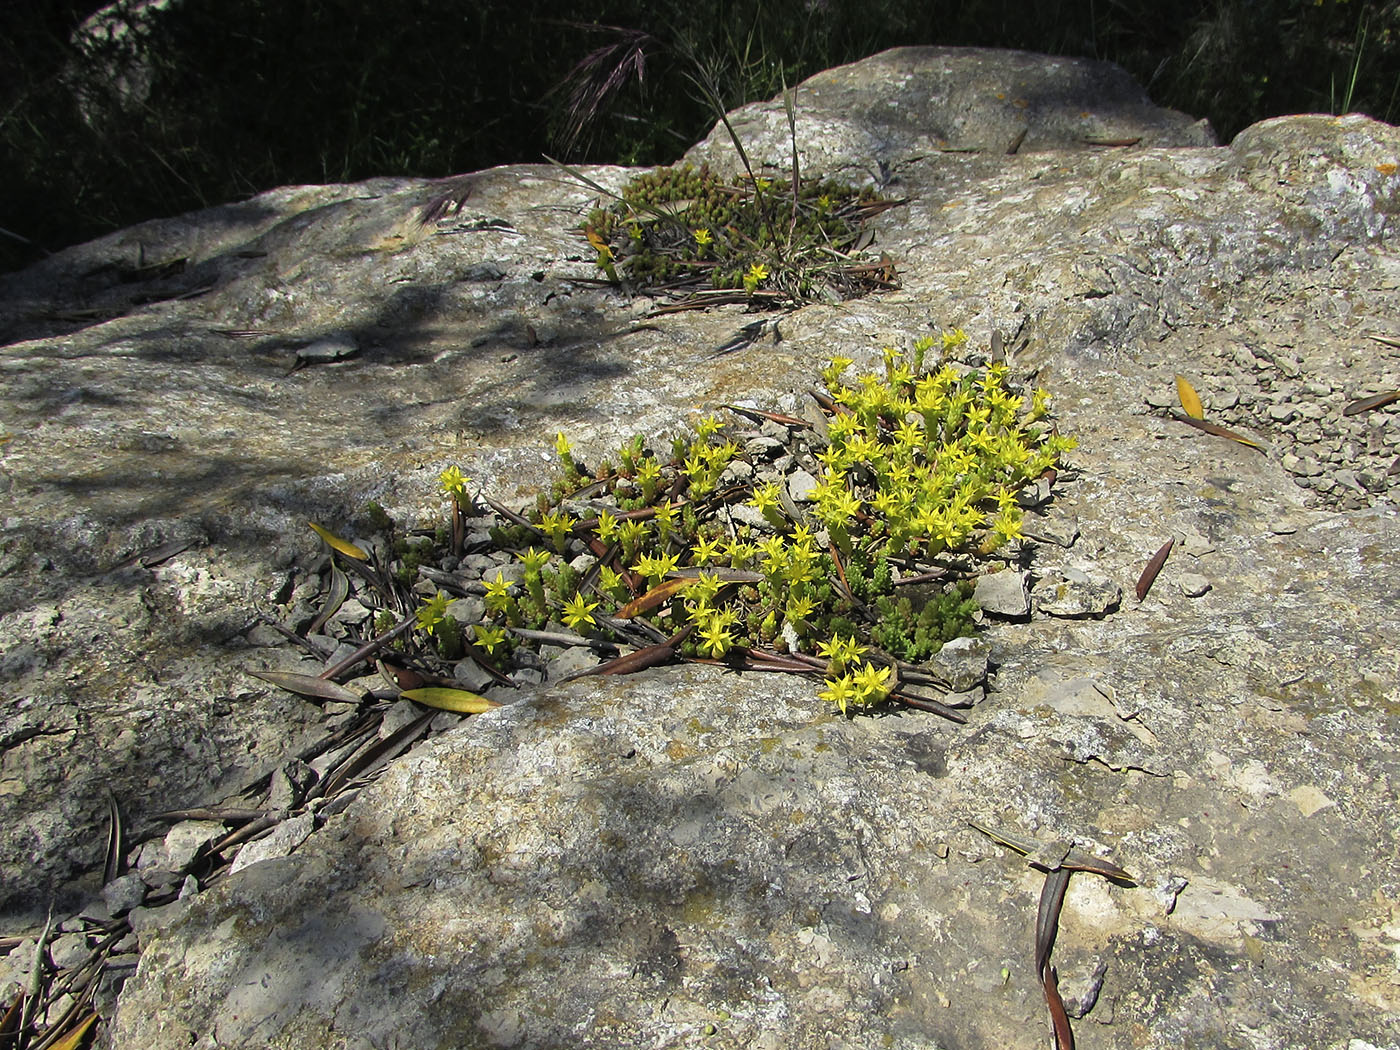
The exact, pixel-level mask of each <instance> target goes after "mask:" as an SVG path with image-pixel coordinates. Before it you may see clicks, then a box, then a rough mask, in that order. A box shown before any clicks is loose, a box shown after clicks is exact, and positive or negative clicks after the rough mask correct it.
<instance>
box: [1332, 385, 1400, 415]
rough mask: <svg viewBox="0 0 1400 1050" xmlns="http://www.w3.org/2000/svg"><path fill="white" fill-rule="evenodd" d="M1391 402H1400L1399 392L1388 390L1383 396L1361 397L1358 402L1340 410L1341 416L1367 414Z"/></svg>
mask: <svg viewBox="0 0 1400 1050" xmlns="http://www.w3.org/2000/svg"><path fill="white" fill-rule="evenodd" d="M1392 401H1400V390H1389V391H1387V392H1386V393H1384V394H1376V395H1374V396H1373V397H1363V398H1362V399H1361V400H1360V401H1353V402H1352V403H1351V404H1349V405H1347V407H1346V408H1344V409H1342V415H1344V416H1357V415H1360V414H1361V413H1362V412H1369V411H1371V410H1372V409H1373V408H1380V407H1382V406H1383V405H1388V404H1390V403H1391V402H1392Z"/></svg>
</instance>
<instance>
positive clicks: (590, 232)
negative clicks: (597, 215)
mask: <svg viewBox="0 0 1400 1050" xmlns="http://www.w3.org/2000/svg"><path fill="white" fill-rule="evenodd" d="M583 235H584V236H585V237H587V238H588V243H589V244H591V245H593V247H594V248H595V249H597V250H598V251H600V252H601V251H605V250H606V249H607V247H608V242H607V241H605V240H603V235H602V234H600V233H599V232H598V231H597V230H595V229H594V228H593V227H592V226H585V227H584V228H583Z"/></svg>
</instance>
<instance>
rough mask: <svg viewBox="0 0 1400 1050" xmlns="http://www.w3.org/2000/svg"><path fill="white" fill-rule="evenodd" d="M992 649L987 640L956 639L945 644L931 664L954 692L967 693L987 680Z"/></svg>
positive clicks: (935, 654) (934, 656)
mask: <svg viewBox="0 0 1400 1050" xmlns="http://www.w3.org/2000/svg"><path fill="white" fill-rule="evenodd" d="M991 649H992V647H991V645H990V644H989V643H988V642H987V640H986V639H985V638H954V639H953V640H952V641H950V642H945V643H944V645H943V648H942V649H940V650H938V652H936V653H934V655H933V659H932V660H930V661H929V663H930V665H931V666H932V668H933V670H934V672H935V673H936V674H938V675H940V676H942V677H943V679H944V680H945V681H946V682H947V683H948V686H949V688H951V689H952V690H953V692H955V693H966V692H969V691H970V690H971V689H973V687H975V686H978V685H981V684H982V683H983V682H985V681H986V680H987V658H988V656H989V655H990V654H991Z"/></svg>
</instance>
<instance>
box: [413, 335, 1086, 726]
mask: <svg viewBox="0 0 1400 1050" xmlns="http://www.w3.org/2000/svg"><path fill="white" fill-rule="evenodd" d="M965 341H966V336H965V335H963V334H962V333H961V332H956V331H955V332H949V333H945V334H944V336H943V337H942V340H941V345H940V341H937V340H933V339H929V338H925V339H921V340H920V341H918V342H916V343H915V344H914V345H913V347H912V348H911V349H910V350H909V351H908V352H904V351H900V350H896V349H893V348H891V349H887V350H886V351H885V352H884V355H883V368H881V369H879V370H877V371H874V372H869V373H853V372H852V365H853V362H852V361H851V360H849V359H846V358H837V359H835V360H833V361H832V362H831V363H830V364H829V365H828V366H827V367H826V368H825V369H824V370H823V372H822V380H823V383H824V384H825V388H826V389H825V392H823V393H820V394H818V395H817V396H818V400H819V402H820V403H821V404H822V406H823V408H824V410H825V412H824V420H825V428H824V430H825V433H824V434H820V433H818V432H816V431H812V432H810V433H807V434H806V436H805V446H804V447H805V449H806V450H809V451H810V453H811V455H812V466H813V467H814V468H815V480H816V484H815V487H813V488H811V489H810V491H808V492H806V493H804V494H803V498H802V499H801V500H799V501H795V500H794V499H793V498H792V497H791V495H790V493H789V491H788V488H789V486H788V484H787V479H786V478H784V477H782V476H781V475H779V474H777V472H771V471H770V472H769V473H770V474H771V475H772V476H769V477H764V476H763V474H762V473H761V472H760V475H759V477H760V480H757V481H754V480H753V475H754V471H753V469H752V468H751V467H746V468H745V469H744V470H730V469H729V467H730V465H731V464H732V463H734V461H735V460H736V458H738V457H739V455H740V446H739V444H738V442H737V441H736V440H734V438H733V437H732V436H731V435H730V430H729V428H727V427H726V426H725V425H724V424H723V423H722V422H721V421H720V419H719V418H718V417H715V416H707V417H705V418H704V419H702V420H700V422H699V423H698V424H697V425H696V426H695V428H694V430H693V432H692V433H691V434H689V435H688V436H684V437H681V438H678V439H676V440H675V441H673V442H672V444H671V447H670V450H669V453H670V454H669V455H658V454H657V453H656V452H655V451H654V450H653V449H652V448H651V447H650V446H648V444H647V443H646V441H645V440H644V439H643V438H642V437H640V436H638V437H634V438H632V439H630V440H629V441H627V442H625V443H623V445H622V446H621V447H620V448H619V449H618V450H617V455H616V462H617V464H618V466H616V467H613V466H611V465H610V464H608V463H604V464H602V465H600V467H599V469H597V470H596V471H594V472H592V473H591V474H590V473H589V472H588V471H587V470H586V469H585V468H584V466H583V465H582V464H581V463H580V462H579V459H578V457H577V455H576V453H575V452H574V450H573V448H572V446H571V445H570V443H569V442H568V440H567V438H565V436H564V435H563V434H560V435H558V437H557V438H556V441H555V450H556V452H557V454H558V456H559V460H560V467H561V473H562V477H561V480H560V482H559V483H557V484H556V485H555V486H554V488H553V490H552V492H551V494H550V495H549V496H542V497H541V498H540V500H539V502H538V505H537V506H536V508H535V509H534V512H533V514H532V515H531V516H530V517H529V518H528V519H519V520H517V521H516V523H515V524H511V525H502V526H498V527H497V528H496V529H495V530H494V531H493V541H494V542H495V543H496V544H497V545H498V546H504V547H506V548H509V549H514V550H516V551H518V557H519V560H520V562H521V563H522V569H523V572H522V573H521V576H520V581H519V582H518V583H508V582H507V581H506V580H505V579H504V578H502V576H501V575H500V574H497V575H496V577H495V579H494V580H489V581H483V584H484V597H485V608H486V611H487V612H486V620H485V621H484V622H483V623H482V624H480V625H476V626H475V627H474V628H473V632H474V637H475V638H476V639H477V640H478V643H479V644H478V645H477V649H476V652H477V654H485V655H493V654H497V653H501V654H504V653H506V652H508V651H509V648H510V646H509V644H508V642H507V637H508V634H513V635H514V636H515V637H517V638H519V637H520V636H521V631H522V629H523V630H524V631H525V633H526V636H528V632H529V631H532V630H533V631H539V630H541V629H546V628H549V627H550V625H551V623H562V625H563V626H564V627H565V628H567V629H568V630H570V631H573V632H577V633H578V634H580V635H583V636H586V637H587V638H589V639H590V640H591V641H592V642H594V643H598V644H602V643H605V642H613V643H617V642H629V641H630V642H632V643H633V644H635V645H638V646H641V647H642V648H641V649H640V650H639V651H638V652H636V653H633V654H631V655H624V656H622V657H619V658H618V659H617V660H616V661H614V662H613V664H611V665H609V664H604V665H603V666H602V667H600V668H599V669H598V670H599V672H600V673H609V672H616V671H624V670H629V669H635V668H640V667H642V666H651V665H653V664H654V663H657V662H662V661H664V660H667V659H672V660H675V659H680V660H691V661H699V662H722V663H725V664H728V665H731V666H734V667H738V668H750V669H770V670H781V671H788V672H797V673H806V674H812V675H820V676H821V677H822V678H823V679H824V680H825V682H824V686H823V688H822V689H821V692H820V695H821V697H822V698H823V699H825V700H827V701H829V702H831V703H832V704H834V705H836V707H837V708H839V709H840V710H841V711H842V712H843V713H845V712H848V711H852V710H856V709H863V708H869V707H871V706H873V705H875V704H878V703H881V702H882V701H885V700H888V699H895V700H898V701H901V702H904V703H907V704H911V705H913V706H919V707H925V708H930V709H932V710H937V711H940V713H944V714H947V715H949V716H950V717H957V716H956V715H954V714H953V713H952V712H950V711H949V710H948V709H947V708H943V707H942V706H941V705H940V704H938V703H937V702H936V701H935V700H933V699H932V698H930V697H928V696H927V695H926V694H922V693H919V692H917V691H916V690H915V689H913V688H911V686H914V685H918V684H931V683H933V681H934V679H933V677H932V676H930V674H929V672H928V671H927V669H920V668H919V667H918V665H919V664H920V663H921V662H922V661H925V660H927V659H928V658H929V657H930V656H932V655H933V654H934V653H936V652H937V651H938V649H939V648H940V647H941V646H942V645H943V644H944V643H945V642H946V641H948V640H950V639H952V638H955V637H958V636H960V635H965V634H969V633H971V632H972V630H973V624H972V616H973V613H974V612H975V611H976V605H975V603H974V602H973V601H972V600H971V590H972V585H971V581H972V580H973V579H974V578H975V576H976V575H977V574H978V572H979V571H980V570H981V567H983V566H985V565H986V563H987V562H988V560H990V559H993V558H995V557H997V556H998V555H999V554H1004V553H1006V551H1007V549H1008V548H1009V549H1010V550H1011V551H1012V552H1015V551H1016V550H1017V547H1018V544H1019V542H1020V540H1021V526H1022V519H1021V506H1020V503H1019V502H1018V499H1017V493H1018V491H1019V490H1020V489H1021V487H1022V486H1024V485H1026V484H1027V483H1028V482H1031V481H1034V480H1035V479H1037V478H1039V477H1040V476H1041V475H1043V474H1045V473H1046V472H1047V471H1050V470H1052V469H1053V468H1055V467H1056V465H1057V464H1058V463H1059V461H1060V458H1061V456H1062V455H1063V454H1064V453H1065V452H1066V451H1068V450H1070V449H1072V448H1073V447H1074V444H1075V443H1074V441H1073V439H1071V438H1068V437H1065V436H1062V435H1060V434H1058V433H1057V432H1056V431H1055V430H1054V428H1053V427H1051V426H1049V425H1048V422H1047V414H1048V411H1049V396H1048V394H1047V393H1046V392H1045V391H1044V390H1039V389H1036V390H1030V391H1021V390H1018V389H1016V388H1014V386H1013V385H1012V383H1011V381H1010V377H1009V373H1008V370H1007V369H1006V367H1005V366H1003V365H992V366H990V367H988V368H986V369H984V370H978V369H970V368H964V367H959V366H957V365H955V364H952V363H949V361H948V356H949V354H950V353H951V352H953V351H955V350H957V349H958V347H959V346H960V345H961V344H962V343H964V342H965ZM936 347H937V348H938V349H939V350H941V353H938V354H931V353H930V351H933V350H934V349H935V348H936ZM935 356H936V357H937V361H936V362H930V361H929V360H928V359H929V358H930V357H935ZM749 414H750V415H753V416H756V417H759V418H763V417H764V416H765V415H766V414H764V413H749ZM767 418H770V419H773V420H779V421H781V422H782V423H784V424H785V425H788V426H789V427H794V428H795V427H796V426H798V425H799V423H800V421H798V420H793V419H788V418H786V417H774V416H768V417H767ZM802 426H804V427H805V426H806V425H805V424H802ZM455 480H456V475H454V476H453V477H452V478H451V481H452V482H455ZM446 481H447V478H446V476H445V482H446ZM445 487H446V484H445ZM451 487H452V489H457V486H456V485H455V484H453V485H452V486H451ZM450 494H452V495H453V496H458V494H459V493H458V492H456V491H452V492H451V493H450ZM443 612H445V609H439V608H436V607H432V606H429V607H428V608H425V610H424V612H423V613H420V624H421V626H422V628H423V630H425V631H428V632H434V631H439V630H440V629H441V625H442V624H443V623H444V622H446V618H444V617H443V615H442V613H443ZM658 639H665V641H664V642H663V641H658ZM438 641H439V643H441V641H442V639H438Z"/></svg>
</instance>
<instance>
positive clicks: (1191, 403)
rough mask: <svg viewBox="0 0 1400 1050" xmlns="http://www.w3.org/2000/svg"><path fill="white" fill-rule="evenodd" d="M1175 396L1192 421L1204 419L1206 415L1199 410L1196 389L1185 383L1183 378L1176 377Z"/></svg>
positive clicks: (1202, 410) (1203, 411)
mask: <svg viewBox="0 0 1400 1050" xmlns="http://www.w3.org/2000/svg"><path fill="white" fill-rule="evenodd" d="M1176 396H1177V398H1178V400H1180V401H1181V407H1182V409H1183V410H1184V411H1185V412H1186V414H1187V415H1188V416H1190V417H1191V418H1192V419H1205V418H1206V413H1205V410H1204V409H1203V408H1201V399H1200V396H1199V395H1198V394H1197V393H1196V388H1195V387H1193V386H1192V385H1191V384H1190V383H1188V382H1187V381H1186V377H1185V376H1177V377H1176Z"/></svg>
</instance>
